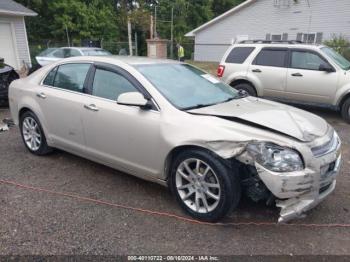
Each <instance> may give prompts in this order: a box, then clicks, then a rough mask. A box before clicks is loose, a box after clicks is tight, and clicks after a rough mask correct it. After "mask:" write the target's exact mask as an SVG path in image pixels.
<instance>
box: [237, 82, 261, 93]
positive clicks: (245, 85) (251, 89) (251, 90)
mask: <svg viewBox="0 0 350 262" xmlns="http://www.w3.org/2000/svg"><path fill="white" fill-rule="evenodd" d="M233 88H235V89H237V90H244V91H246V92H247V93H248V94H249V95H250V96H258V94H257V93H256V90H255V88H254V87H253V86H252V85H250V84H248V83H241V84H237V85H234V86H233Z"/></svg>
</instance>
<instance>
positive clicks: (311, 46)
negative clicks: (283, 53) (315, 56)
mask: <svg viewBox="0 0 350 262" xmlns="http://www.w3.org/2000/svg"><path fill="white" fill-rule="evenodd" d="M233 46H247V47H257V46H259V47H262V48H264V47H280V48H304V49H319V48H322V47H324V46H323V45H315V44H282V43H273V44H266V43H238V44H233Z"/></svg>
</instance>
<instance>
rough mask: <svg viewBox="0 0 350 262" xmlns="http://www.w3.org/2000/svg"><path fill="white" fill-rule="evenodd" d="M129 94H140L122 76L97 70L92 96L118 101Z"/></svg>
mask: <svg viewBox="0 0 350 262" xmlns="http://www.w3.org/2000/svg"><path fill="white" fill-rule="evenodd" d="M127 92H138V90H137V89H136V88H135V87H134V86H133V84H131V83H130V82H129V80H127V79H126V78H125V77H123V76H122V75H120V74H117V73H114V72H111V71H107V70H103V69H96V72H95V77H94V82H93V87H92V95H94V96H98V97H102V98H106V99H110V100H114V101H116V100H117V98H118V96H119V95H121V94H123V93H127Z"/></svg>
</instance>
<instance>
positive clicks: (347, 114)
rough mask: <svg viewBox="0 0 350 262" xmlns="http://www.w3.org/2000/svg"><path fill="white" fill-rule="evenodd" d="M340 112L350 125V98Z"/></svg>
mask: <svg viewBox="0 0 350 262" xmlns="http://www.w3.org/2000/svg"><path fill="white" fill-rule="evenodd" d="M340 110H341V115H342V117H343V119H344V120H345V121H346V122H348V123H350V97H349V98H348V99H346V100H345V102H344V103H343V105H342V107H341V109H340Z"/></svg>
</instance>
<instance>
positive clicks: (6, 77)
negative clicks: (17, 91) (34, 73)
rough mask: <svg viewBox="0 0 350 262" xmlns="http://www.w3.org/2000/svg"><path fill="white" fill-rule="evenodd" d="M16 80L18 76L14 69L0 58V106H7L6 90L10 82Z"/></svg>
mask: <svg viewBox="0 0 350 262" xmlns="http://www.w3.org/2000/svg"><path fill="white" fill-rule="evenodd" d="M16 79H19V75H18V74H17V72H16V71H15V69H14V68H13V67H12V66H9V65H7V64H5V61H4V59H3V58H0V106H3V105H7V104H8V89H9V86H10V84H11V82H12V81H13V80H16Z"/></svg>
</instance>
